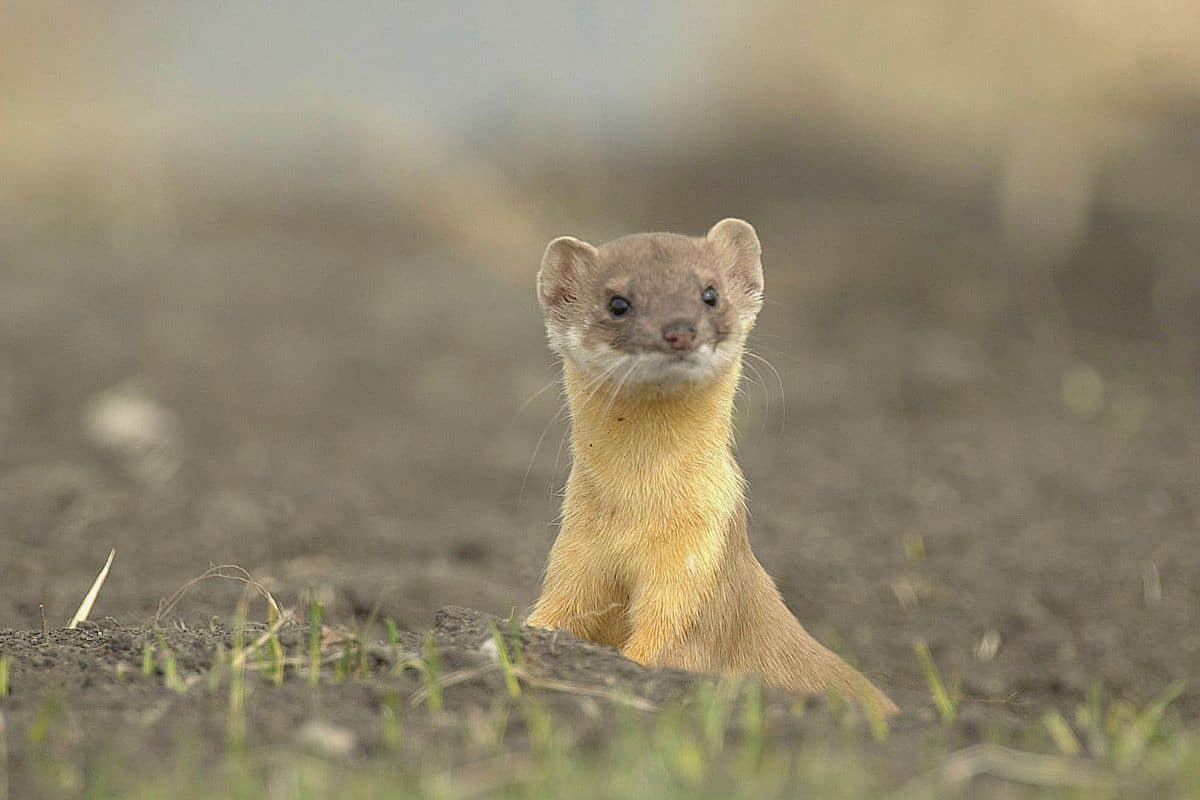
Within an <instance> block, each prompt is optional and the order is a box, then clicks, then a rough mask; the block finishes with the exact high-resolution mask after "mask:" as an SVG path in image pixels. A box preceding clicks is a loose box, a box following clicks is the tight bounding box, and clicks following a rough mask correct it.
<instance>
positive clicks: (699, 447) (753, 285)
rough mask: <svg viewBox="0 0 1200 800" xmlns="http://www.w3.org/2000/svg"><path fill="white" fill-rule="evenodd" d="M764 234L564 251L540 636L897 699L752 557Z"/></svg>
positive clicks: (542, 287) (805, 688)
mask: <svg viewBox="0 0 1200 800" xmlns="http://www.w3.org/2000/svg"><path fill="white" fill-rule="evenodd" d="M761 252H762V250H761V247H760V245H759V240H758V235H757V234H756V233H755V231H754V228H753V227H751V226H750V224H749V223H747V222H744V221H742V220H739V219H725V220H722V221H721V222H718V223H717V224H716V225H714V226H713V227H712V229H711V230H709V232H708V234H707V235H705V236H704V237H689V236H682V235H679V234H671V233H648V234H636V235H632V236H625V237H622V238H619V239H616V240H614V241H611V242H608V243H606V244H603V245H601V246H599V247H593V246H592V245H590V244H587V243H586V242H583V241H580V240H579V239H576V238H573V237H570V236H563V237H559V238H557V239H555V240H554V241H552V242H550V244H549V246H548V247H547V248H546V251H545V255H544V256H543V257H542V264H541V268H540V270H539V271H538V276H537V294H538V301H539V304H540V305H541V309H542V314H543V317H544V320H545V324H546V333H547V336H548V339H549V342H550V347H551V349H552V350H553V351H555V352H556V353H557V354H558V356H559V357H560V358H561V361H562V370H563V380H564V383H565V385H566V394H567V400H568V405H569V408H570V414H571V446H572V452H573V457H574V459H573V464H572V467H571V474H570V477H569V478H568V480H567V486H566V494H565V496H564V501H563V508H562V524H561V527H560V530H559V533H558V537H557V538H556V540H555V542H554V545H553V547H552V548H551V551H550V558H549V564H548V566H547V569H546V573H545V579H544V583H543V587H542V592H541V595H540V597H539V598H538V600H537V602H536V603H535V605H534V607H533V611H532V613H531V614H530V616H529V618H528V620H527V622H526V624H528V625H531V626H534V627H538V628H561V629H564V630H567V631H569V632H571V633H573V634H575V635H576V636H579V637H581V638H584V639H588V640H591V641H594V642H598V643H601V644H605V645H609V646H612V647H615V648H618V649H619V650H620V651H621V652H622V653H623V654H624V655H625V656H627V657H628V658H630V659H632V660H634V661H637V662H640V663H642V664H644V665H661V666H670V667H679V668H682V669H688V670H694V671H698V672H715V673H728V674H747V673H755V674H757V675H759V676H760V677H761V679H762V680H763V681H764V682H765V683H766V684H768V685H774V686H780V687H783V688H785V689H788V690H791V691H795V692H805V693H811V692H822V691H834V692H837V693H840V694H841V695H843V696H845V697H847V698H851V699H854V700H858V701H861V702H863V703H864V704H865V705H866V706H867V707H868V709H870V710H872V711H873V712H875V713H880V714H893V713H895V712H896V711H897V710H898V709H897V707H896V705H895V704H894V703H893V702H892V701H891V700H890V699H889V698H888V697H887V696H886V695H885V694H884V693H883V692H881V691H880V690H879V689H878V688H876V687H875V686H874V685H872V684H871V682H870V681H868V680H867V678H866V677H864V676H863V675H862V674H860V673H859V672H858V671H856V670H855V669H854V668H852V667H851V666H849V665H848V664H846V663H845V662H844V661H842V660H841V659H840V658H838V657H837V656H836V655H834V654H833V653H832V652H830V651H829V650H828V649H826V648H825V647H824V646H822V645H821V644H820V643H819V642H818V641H817V640H816V639H814V638H813V637H812V636H811V635H810V634H809V633H808V632H807V631H806V630H805V629H804V628H803V626H801V624H800V623H799V621H797V619H796V618H795V617H794V616H793V615H792V613H791V612H790V611H789V610H788V609H787V606H785V605H784V603H783V598H782V597H781V596H780V594H779V590H778V589H777V588H776V586H775V583H774V582H773V581H772V580H771V578H770V576H769V575H768V574H767V572H766V570H764V569H763V567H762V565H761V564H760V563H759V562H758V559H757V558H756V557H755V556H754V553H753V552H752V550H751V548H750V540H749V537H748V533H747V527H746V505H745V488H746V487H745V480H744V478H743V476H742V472H741V469H740V468H739V467H738V464H737V462H736V460H735V458H734V455H733V449H732V444H733V424H732V412H733V402H734V393H735V391H736V389H737V387H738V382H739V381H740V380H741V374H742V352H743V349H744V347H745V343H746V337H747V335H748V334H749V332H750V330H751V329H752V328H753V327H754V323H755V320H756V318H757V316H758V312H759V310H760V309H761V307H762V298H763V271H762V261H761Z"/></svg>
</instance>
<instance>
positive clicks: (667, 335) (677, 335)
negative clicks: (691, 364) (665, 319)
mask: <svg viewBox="0 0 1200 800" xmlns="http://www.w3.org/2000/svg"><path fill="white" fill-rule="evenodd" d="M663 339H665V340H666V342H667V344H669V345H671V349H672V350H691V349H692V345H694V344H695V342H696V326H695V325H693V324H692V323H690V322H688V321H687V320H679V321H677V322H672V323H670V324H669V325H664V326H663Z"/></svg>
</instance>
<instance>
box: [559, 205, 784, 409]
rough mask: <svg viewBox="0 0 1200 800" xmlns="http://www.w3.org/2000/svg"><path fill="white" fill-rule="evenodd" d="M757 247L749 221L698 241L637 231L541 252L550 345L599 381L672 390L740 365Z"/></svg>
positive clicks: (755, 287)
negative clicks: (596, 244)
mask: <svg viewBox="0 0 1200 800" xmlns="http://www.w3.org/2000/svg"><path fill="white" fill-rule="evenodd" d="M761 254H762V248H761V247H760V245H759V242H758V235H757V234H756V233H755V232H754V228H752V227H751V226H750V224H749V223H747V222H743V221H742V220H740V219H725V220H722V221H720V222H718V223H717V224H716V225H714V226H713V227H712V229H711V230H709V232H708V234H707V235H705V236H703V237H690V236H681V235H678V234H673V233H640V234H635V235H632V236H623V237H621V238H620V239H615V240H613V241H611V242H607V243H605V244H602V245H600V246H599V247H593V246H592V245H590V244H588V243H586V242H582V241H580V240H579V239H576V238H573V237H571V236H561V237H559V238H557V239H555V240H554V241H552V242H550V245H549V246H548V247H547V248H546V253H545V255H544V256H543V257H542V266H541V269H540V270H539V271H538V277H537V290H538V302H539V303H540V304H541V307H542V315H543V318H544V319H545V322H546V334H547V336H548V337H549V339H550V347H551V349H552V350H554V351H555V352H556V353H558V354H559V356H561V357H562V358H563V359H564V360H566V361H569V362H571V364H572V365H573V366H575V367H576V368H577V369H578V370H579V371H580V372H581V373H583V374H584V375H585V376H587V377H589V378H595V379H596V380H597V381H600V380H604V378H602V377H601V376H602V375H603V376H605V377H608V376H611V379H612V380H614V381H617V382H618V384H619V385H622V386H624V387H628V389H629V390H637V389H645V388H656V389H659V390H666V391H671V390H675V389H681V388H684V387H686V386H689V385H695V384H697V383H703V382H706V381H711V380H713V379H715V378H717V377H720V376H721V375H724V374H725V373H726V372H727V371H728V370H730V369H731V368H733V366H734V364H735V363H737V360H738V357H739V356H740V355H741V353H742V348H743V347H744V345H745V341H746V336H747V335H748V334H749V333H750V330H751V328H753V327H754V320H755V319H756V317H757V316H758V311H759V309H760V308H762V296H763V295H762V292H763V273H762V257H761Z"/></svg>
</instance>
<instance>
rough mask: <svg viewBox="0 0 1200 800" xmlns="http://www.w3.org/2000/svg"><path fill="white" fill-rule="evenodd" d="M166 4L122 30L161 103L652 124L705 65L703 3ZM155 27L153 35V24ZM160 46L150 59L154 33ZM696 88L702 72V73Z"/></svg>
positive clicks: (125, 74) (706, 14) (141, 83)
mask: <svg viewBox="0 0 1200 800" xmlns="http://www.w3.org/2000/svg"><path fill="white" fill-rule="evenodd" d="M214 8H215V7H214V6H213V5H209V4H203V5H188V4H178V5H166V6H164V5H156V6H155V8H154V11H153V14H152V15H150V16H148V17H143V18H142V20H141V21H138V19H137V17H136V16H131V17H130V19H129V22H128V24H125V25H121V24H118V26H117V28H116V42H115V43H116V45H117V46H116V48H115V49H116V51H117V53H118V54H120V63H121V76H122V79H123V81H125V82H127V84H128V85H130V86H133V87H138V88H139V90H140V91H141V92H144V93H145V97H146V99H148V100H150V101H152V102H153V103H154V104H155V105H157V106H158V107H160V108H164V109H172V110H177V111H181V112H184V113H187V112H196V113H204V112H208V113H217V114H219V113H221V112H222V110H223V109H227V108H228V107H230V106H231V105H233V106H235V107H236V106H241V105H251V106H264V105H265V106H268V107H278V106H286V105H289V104H292V103H296V102H299V103H301V104H309V103H311V102H313V101H316V100H320V99H322V98H326V97H330V96H338V95H343V96H344V95H350V96H353V97H356V98H358V99H360V100H363V101H369V102H376V103H383V104H395V105H396V106H397V107H398V108H401V109H405V110H419V112H420V113H421V114H422V115H424V116H425V117H426V119H427V120H428V121H429V122H432V123H435V124H439V125H440V124H448V125H455V126H465V125H469V124H472V123H478V122H479V121H480V120H481V119H486V118H487V117H488V116H489V115H492V114H498V115H502V114H507V113H510V111H509V109H511V110H513V111H515V112H517V113H520V112H521V111H522V110H523V111H524V112H526V113H529V114H532V115H535V116H540V117H543V118H544V117H547V116H552V117H554V118H556V120H557V121H558V122H559V123H565V124H566V125H567V126H569V127H590V126H599V127H602V128H606V129H610V130H611V129H616V128H623V129H628V127H629V126H630V125H635V126H638V127H639V128H644V129H646V131H645V132H649V131H651V130H654V129H656V128H658V127H659V125H660V124H663V120H664V116H663V115H662V114H661V109H662V106H663V104H671V103H673V102H677V101H678V100H679V99H680V96H681V94H686V93H687V92H688V91H689V88H688V83H689V75H688V69H689V64H690V65H691V69H692V73H693V74H692V77H693V78H695V79H697V80H696V81H695V82H696V83H698V78H699V76H700V74H701V71H702V70H701V67H702V66H706V59H705V54H704V53H703V52H702V50H703V48H704V46H705V43H706V42H711V37H712V35H713V32H714V27H715V25H716V24H717V21H718V18H719V14H718V13H717V11H716V9H713V8H711V7H705V6H704V5H703V4H696V3H688V2H681V0H667V1H666V2H657V3H634V2H616V3H605V2H580V3H564V2H553V1H552V0H532V1H528V2H520V3H498V2H470V1H469V0H455V1H454V2H444V3H443V2H439V3H430V2H426V3H417V2H404V3H396V2H380V1H378V0H373V1H371V2H358V3H348V4H343V3H336V4H334V3H324V2H318V1H317V0H297V2H291V3H283V4H281V3H263V2H255V3H223V4H220V6H219V9H220V12H219V13H214ZM151 31H153V32H154V35H153V36H152V37H147V33H149V32H151ZM159 37H161V39H160V40H159V41H158V42H157V43H153V44H151V46H152V47H153V53H152V56H153V57H152V58H147V52H146V49H145V48H146V46H147V44H148V41H147V39H148V38H149V39H158V38H159ZM693 90H694V85H693Z"/></svg>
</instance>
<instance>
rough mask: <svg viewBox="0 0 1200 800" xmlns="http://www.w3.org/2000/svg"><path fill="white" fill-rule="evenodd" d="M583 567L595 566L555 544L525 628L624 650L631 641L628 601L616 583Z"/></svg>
mask: <svg viewBox="0 0 1200 800" xmlns="http://www.w3.org/2000/svg"><path fill="white" fill-rule="evenodd" d="M568 565H573V566H574V568H572V566H568ZM580 566H583V567H585V568H586V567H588V566H591V565H590V564H589V563H588V562H587V560H581V559H579V558H577V557H573V556H564V555H563V554H562V553H561V552H559V546H558V544H557V543H556V544H555V547H554V548H552V549H551V552H550V564H549V566H548V567H547V569H546V580H545V582H544V583H543V585H542V593H541V595H540V596H539V597H538V599H537V602H536V603H534V606H533V611H532V612H530V614H529V618H528V619H527V620H525V624H526V625H528V626H530V627H533V628H558V629H561V630H565V631H567V632H569V633H572V634H574V635H575V636H578V637H579V638H581V639H587V640H589V641H593V642H598V643H599V644H605V645H609V646H610V647H620V646H621V645H622V644H623V643H624V641H625V639H626V638H627V637H628V623H627V622H626V621H625V612H626V606H627V605H628V599H627V598H626V597H624V596H623V595H622V593H621V592H620V591H619V589H618V587H617V586H616V584H615V583H614V582H612V581H609V580H606V579H605V578H604V576H602V575H598V574H596V573H595V572H589V571H587V570H586V569H580V568H579V567H580Z"/></svg>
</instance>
